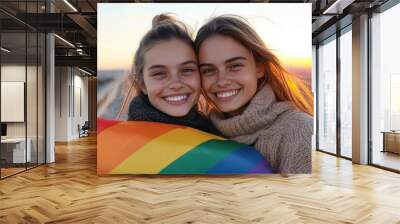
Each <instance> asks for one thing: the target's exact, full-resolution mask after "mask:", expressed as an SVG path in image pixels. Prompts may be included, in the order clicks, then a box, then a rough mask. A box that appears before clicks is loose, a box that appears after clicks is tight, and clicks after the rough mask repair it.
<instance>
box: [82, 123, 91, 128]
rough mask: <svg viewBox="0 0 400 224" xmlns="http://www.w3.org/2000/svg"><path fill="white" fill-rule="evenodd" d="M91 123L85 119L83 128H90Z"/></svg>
mask: <svg viewBox="0 0 400 224" xmlns="http://www.w3.org/2000/svg"><path fill="white" fill-rule="evenodd" d="M89 124H90V123H89V121H85V123H84V124H83V126H82V128H85V129H89V128H90V125H89Z"/></svg>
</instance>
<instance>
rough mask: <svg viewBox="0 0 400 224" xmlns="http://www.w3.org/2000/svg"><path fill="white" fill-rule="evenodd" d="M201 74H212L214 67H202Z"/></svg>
mask: <svg viewBox="0 0 400 224" xmlns="http://www.w3.org/2000/svg"><path fill="white" fill-rule="evenodd" d="M201 74H202V75H206V76H207V75H213V74H215V69H214V68H203V69H202V70H201Z"/></svg>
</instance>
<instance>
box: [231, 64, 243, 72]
mask: <svg viewBox="0 0 400 224" xmlns="http://www.w3.org/2000/svg"><path fill="white" fill-rule="evenodd" d="M242 67H243V64H240V63H237V64H232V65H230V66H229V69H230V70H231V71H240V69H242Z"/></svg>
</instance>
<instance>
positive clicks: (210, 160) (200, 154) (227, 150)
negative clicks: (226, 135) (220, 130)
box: [160, 139, 245, 174]
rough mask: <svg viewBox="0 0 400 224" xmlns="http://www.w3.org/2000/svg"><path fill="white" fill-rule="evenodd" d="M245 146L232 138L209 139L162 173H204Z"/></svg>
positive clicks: (161, 172)
mask: <svg viewBox="0 0 400 224" xmlns="http://www.w3.org/2000/svg"><path fill="white" fill-rule="evenodd" d="M243 146H245V145H244V144H241V143H238V142H234V141H231V140H217V139H212V140H208V141H206V142H204V143H202V144H200V145H198V146H196V147H194V148H193V149H192V150H190V151H188V152H187V153H185V154H184V155H182V156H181V157H179V158H178V159H176V160H175V161H174V162H172V163H171V164H169V165H168V166H167V167H165V168H164V169H162V170H161V171H160V174H187V173H190V174H204V173H207V171H208V170H209V169H210V168H212V167H213V166H214V165H215V164H217V163H218V162H219V161H221V160H223V159H224V158H225V157H226V156H228V155H229V154H231V153H232V152H233V151H235V150H238V149H240V148H242V147H243Z"/></svg>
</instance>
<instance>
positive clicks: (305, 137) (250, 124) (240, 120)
mask: <svg viewBox="0 0 400 224" xmlns="http://www.w3.org/2000/svg"><path fill="white" fill-rule="evenodd" d="M210 118H211V121H212V122H213V123H214V125H215V126H216V127H217V129H219V130H220V131H221V133H222V134H223V135H225V136H226V137H228V138H230V139H233V140H236V141H238V142H241V143H244V144H248V145H253V146H254V147H255V148H256V149H257V150H258V151H259V152H260V153H261V154H262V155H264V156H265V157H266V158H267V160H268V161H269V162H270V164H271V166H272V168H273V169H274V170H275V171H276V172H280V173H311V137H312V134H313V118H312V117H311V116H309V115H308V114H306V113H303V112H300V111H297V110H295V108H294V106H293V105H292V104H290V103H289V102H277V101H276V98H275V94H274V92H273V90H272V88H271V87H270V85H269V84H267V85H265V86H264V87H263V88H262V89H260V90H259V91H258V92H257V94H256V95H255V96H254V97H253V99H252V100H251V101H250V103H249V105H248V106H247V107H246V109H245V110H244V111H243V112H242V113H241V114H240V115H237V116H234V117H231V118H225V117H224V116H223V114H221V113H218V112H215V111H213V112H211V114H210Z"/></svg>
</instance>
